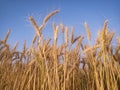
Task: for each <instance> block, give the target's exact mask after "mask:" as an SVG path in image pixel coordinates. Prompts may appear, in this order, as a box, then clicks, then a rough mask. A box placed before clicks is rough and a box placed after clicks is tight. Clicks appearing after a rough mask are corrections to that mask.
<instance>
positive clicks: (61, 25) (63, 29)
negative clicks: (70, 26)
mask: <svg viewBox="0 0 120 90" xmlns="http://www.w3.org/2000/svg"><path fill="white" fill-rule="evenodd" d="M60 27H61V29H62V33H64V31H65V28H64V25H63V24H60Z"/></svg>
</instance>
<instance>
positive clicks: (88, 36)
mask: <svg viewBox="0 0 120 90" xmlns="http://www.w3.org/2000/svg"><path fill="white" fill-rule="evenodd" d="M84 26H85V29H86V33H87V38H88V40H89V41H90V40H91V33H90V29H89V27H88V24H87V23H86V22H85V23H84Z"/></svg>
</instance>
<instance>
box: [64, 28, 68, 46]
mask: <svg viewBox="0 0 120 90" xmlns="http://www.w3.org/2000/svg"><path fill="white" fill-rule="evenodd" d="M65 43H66V44H67V45H68V27H65Z"/></svg>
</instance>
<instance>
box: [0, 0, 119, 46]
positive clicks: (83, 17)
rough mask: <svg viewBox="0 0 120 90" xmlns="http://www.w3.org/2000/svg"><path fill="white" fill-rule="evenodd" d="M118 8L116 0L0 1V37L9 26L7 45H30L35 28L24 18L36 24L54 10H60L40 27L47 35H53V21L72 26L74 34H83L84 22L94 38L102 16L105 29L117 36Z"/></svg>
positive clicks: (101, 22)
mask: <svg viewBox="0 0 120 90" xmlns="http://www.w3.org/2000/svg"><path fill="white" fill-rule="evenodd" d="M119 8H120V1H119V0H0V39H3V38H4V36H5V35H6V33H7V31H8V29H11V34H10V37H9V39H8V43H10V44H11V46H13V45H14V44H15V42H17V41H18V42H19V47H18V48H22V47H21V46H23V43H24V41H25V40H26V41H27V45H30V44H31V40H32V38H33V36H34V34H35V30H34V28H33V26H32V25H31V23H30V21H29V20H28V17H29V16H33V17H34V18H35V20H36V22H37V23H38V25H40V24H41V23H42V20H43V18H44V17H45V16H46V15H47V14H48V13H50V12H51V11H53V10H56V9H59V10H60V12H59V13H58V14H56V15H55V16H54V17H52V18H51V19H50V20H49V21H48V23H47V25H46V27H45V28H44V30H43V33H44V36H45V37H47V38H49V37H51V36H52V35H53V32H52V27H51V26H52V23H53V22H56V23H57V24H60V23H63V24H64V25H67V26H69V27H71V26H74V28H75V35H79V34H80V35H84V36H86V33H85V29H84V26H83V24H84V22H85V21H86V22H87V23H88V25H89V27H90V29H91V33H92V38H93V40H94V39H95V37H96V35H97V31H98V30H99V29H101V28H102V25H103V23H104V21H105V20H106V19H108V21H109V25H108V27H109V29H110V30H112V31H114V32H116V36H120V31H119V30H120V10H119Z"/></svg>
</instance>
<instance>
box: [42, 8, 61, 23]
mask: <svg viewBox="0 0 120 90" xmlns="http://www.w3.org/2000/svg"><path fill="white" fill-rule="evenodd" d="M58 12H59V10H55V11H53V12H51V13H50V14H48V15H47V16H46V17H45V19H44V21H43V24H46V22H47V21H48V20H49V19H50V18H51V17H52V16H53V15H55V14H56V13H58Z"/></svg>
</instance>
